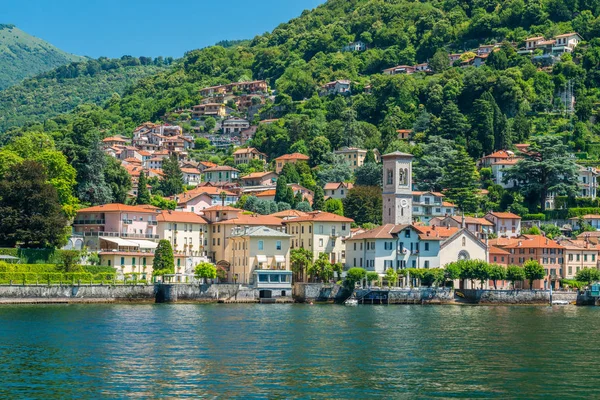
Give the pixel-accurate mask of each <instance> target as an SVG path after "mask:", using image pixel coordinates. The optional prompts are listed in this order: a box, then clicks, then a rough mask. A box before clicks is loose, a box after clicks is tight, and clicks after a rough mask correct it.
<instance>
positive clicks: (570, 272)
mask: <svg viewBox="0 0 600 400" xmlns="http://www.w3.org/2000/svg"><path fill="white" fill-rule="evenodd" d="M572 273H573V267H569V275H571V274H572Z"/></svg>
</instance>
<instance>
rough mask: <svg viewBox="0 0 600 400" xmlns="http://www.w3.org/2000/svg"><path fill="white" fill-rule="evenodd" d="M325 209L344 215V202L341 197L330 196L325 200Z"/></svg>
mask: <svg viewBox="0 0 600 400" xmlns="http://www.w3.org/2000/svg"><path fill="white" fill-rule="evenodd" d="M323 211H326V212H328V213H332V214H337V215H341V216H342V217H343V216H344V204H343V203H342V200H340V199H332V198H329V199H327V201H325V207H323Z"/></svg>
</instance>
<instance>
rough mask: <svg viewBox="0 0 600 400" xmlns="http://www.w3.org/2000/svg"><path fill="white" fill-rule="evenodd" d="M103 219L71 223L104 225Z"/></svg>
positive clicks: (81, 220)
mask: <svg viewBox="0 0 600 400" xmlns="http://www.w3.org/2000/svg"><path fill="white" fill-rule="evenodd" d="M105 223H106V222H105V220H103V219H80V220H75V221H73V225H104V224H105Z"/></svg>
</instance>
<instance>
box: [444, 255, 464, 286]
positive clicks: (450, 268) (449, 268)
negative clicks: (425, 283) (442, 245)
mask: <svg viewBox="0 0 600 400" xmlns="http://www.w3.org/2000/svg"><path fill="white" fill-rule="evenodd" d="M461 265H462V263H461V262H460V261H456V262H452V263H450V264H448V265H446V267H445V268H444V278H445V281H446V282H448V281H450V282H452V285H454V281H455V280H456V279H460V273H461Z"/></svg>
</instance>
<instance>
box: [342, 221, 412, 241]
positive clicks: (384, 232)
mask: <svg viewBox="0 0 600 400" xmlns="http://www.w3.org/2000/svg"><path fill="white" fill-rule="evenodd" d="M408 226H410V225H404V227H408ZM396 227H397V225H394V224H385V225H382V226H378V227H377V228H373V229H371V230H368V231H366V232H363V233H359V234H357V235H354V236H352V237H351V238H348V239H346V240H363V239H394V236H393V235H392V233H395V232H399V231H401V230H402V229H396Z"/></svg>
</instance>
